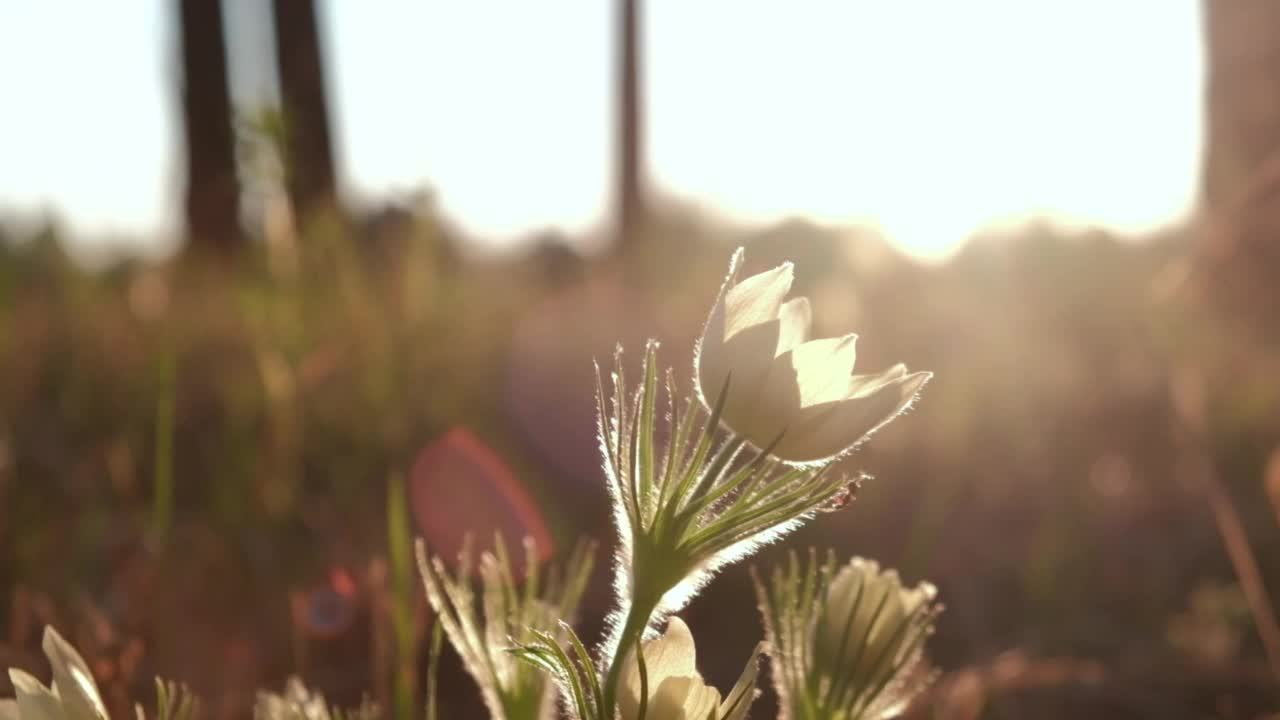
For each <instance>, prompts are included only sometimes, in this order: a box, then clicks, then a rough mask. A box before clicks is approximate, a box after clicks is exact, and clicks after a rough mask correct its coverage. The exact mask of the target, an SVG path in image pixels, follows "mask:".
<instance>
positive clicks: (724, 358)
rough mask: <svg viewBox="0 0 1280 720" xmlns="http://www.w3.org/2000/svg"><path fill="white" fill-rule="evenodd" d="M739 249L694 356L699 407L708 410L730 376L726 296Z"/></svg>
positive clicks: (734, 278)
mask: <svg viewBox="0 0 1280 720" xmlns="http://www.w3.org/2000/svg"><path fill="white" fill-rule="evenodd" d="M742 256H743V252H742V248H738V249H737V250H736V251H735V252H734V253H733V257H732V258H730V260H729V274H728V275H726V276H725V279H724V283H723V284H721V286H720V292H719V293H718V294H717V295H716V301H715V303H714V304H713V305H712V306H711V313H710V314H709V315H708V316H707V324H706V325H705V326H703V328H702V337H701V338H699V339H698V345H697V347H696V348H695V349H694V353H693V376H694V380H695V385H696V388H697V392H698V398H699V399H700V400H701V401H702V404H703V405H705V406H707V407H708V408H709V407H711V406H712V405H713V404H714V403H715V401H716V398H717V396H718V394H719V393H720V388H721V387H723V386H724V381H725V378H727V377H728V376H729V369H730V365H729V360H730V356H729V354H728V353H727V352H726V351H725V347H724V337H725V309H724V305H725V296H726V295H728V294H729V289H730V288H732V287H733V286H734V285H735V284H736V283H737V282H738V270H739V269H740V268H741V267H742Z"/></svg>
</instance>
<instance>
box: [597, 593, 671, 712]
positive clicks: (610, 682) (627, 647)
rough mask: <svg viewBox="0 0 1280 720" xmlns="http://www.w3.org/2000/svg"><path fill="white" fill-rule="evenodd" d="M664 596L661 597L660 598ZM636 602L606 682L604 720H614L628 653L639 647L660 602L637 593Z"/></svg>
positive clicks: (611, 662)
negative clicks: (632, 648)
mask: <svg viewBox="0 0 1280 720" xmlns="http://www.w3.org/2000/svg"><path fill="white" fill-rule="evenodd" d="M661 597H662V596H661V595H659V596H658V598H661ZM636 598H637V599H636V600H634V601H633V602H632V603H631V607H630V608H628V609H627V619H626V620H625V621H624V622H623V625H622V634H621V635H620V636H619V638H618V648H617V650H615V651H614V653H613V660H612V661H610V663H609V674H608V675H607V676H606V677H605V681H604V712H603V714H602V715H601V717H602V720H613V717H614V709H615V708H616V707H617V702H618V682H619V681H620V680H621V679H622V666H623V664H625V663H626V661H627V653H629V652H631V647H632V646H633V645H637V644H638V643H639V641H640V636H641V635H642V634H644V629H645V628H646V627H648V626H649V618H650V617H651V616H652V615H653V611H654V610H655V609H656V608H657V607H658V600H656V599H655V600H649V599H648V596H647V595H645V596H642V595H639V594H638V593H637V595H636Z"/></svg>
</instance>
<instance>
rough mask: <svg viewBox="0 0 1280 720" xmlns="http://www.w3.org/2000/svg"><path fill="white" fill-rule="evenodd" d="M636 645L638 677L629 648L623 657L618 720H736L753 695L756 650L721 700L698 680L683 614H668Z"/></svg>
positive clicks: (633, 656)
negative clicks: (658, 631) (662, 625)
mask: <svg viewBox="0 0 1280 720" xmlns="http://www.w3.org/2000/svg"><path fill="white" fill-rule="evenodd" d="M642 648H643V653H644V679H643V682H642V678H641V669H640V663H639V662H637V660H636V657H635V653H634V652H633V653H631V655H629V656H628V658H627V661H626V663H627V666H626V670H625V671H624V675H623V680H622V687H621V691H620V693H619V696H618V711H619V713H620V715H621V718H622V720H742V718H745V717H746V715H747V709H748V708H749V707H750V706H751V702H752V700H754V699H755V696H756V689H755V686H756V673H757V667H758V664H757V661H756V657H757V655H756V654H753V655H752V656H751V660H749V661H748V662H747V667H746V669H745V670H743V672H742V677H741V678H739V680H738V683H737V685H735V686H734V688H733V691H732V692H730V693H729V697H727V698H725V700H724V701H723V702H721V700H720V693H719V691H717V690H716V689H715V688H713V687H710V686H709V685H707V684H706V683H705V682H703V680H702V676H701V675H699V674H698V669H697V652H696V650H695V648H694V644H693V635H692V634H691V633H690V632H689V627H688V626H687V625H685V624H684V621H683V620H681V619H680V618H678V617H672V618H671V620H670V621H669V622H668V623H667V631H666V632H665V633H664V634H663V635H662V636H661V637H658V638H654V639H652V640H649V641H647V642H645V643H643V644H642ZM758 653H759V648H757V654H758ZM645 690H647V695H646V694H645ZM642 698H644V699H643V700H642ZM642 705H643V706H644V707H643V714H642V707H641V706H642Z"/></svg>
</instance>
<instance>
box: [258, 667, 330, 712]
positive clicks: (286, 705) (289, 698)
mask: <svg viewBox="0 0 1280 720" xmlns="http://www.w3.org/2000/svg"><path fill="white" fill-rule="evenodd" d="M253 717H254V720H330V718H331V717H332V716H331V715H330V713H329V704H328V703H326V702H325V699H324V696H323V695H321V694H320V693H318V692H314V691H312V690H311V689H310V688H308V687H307V686H306V683H304V682H302V678H300V677H298V676H296V675H290V676H289V679H288V680H286V681H285V684H284V692H283V693H280V694H276V693H273V692H267V691H266V690H260V691H258V699H257V702H256V703H254V706H253Z"/></svg>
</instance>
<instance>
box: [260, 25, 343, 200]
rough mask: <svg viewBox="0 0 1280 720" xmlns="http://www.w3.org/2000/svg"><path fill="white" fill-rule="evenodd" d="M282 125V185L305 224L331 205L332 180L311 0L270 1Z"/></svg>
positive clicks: (330, 144) (321, 69)
mask: <svg viewBox="0 0 1280 720" xmlns="http://www.w3.org/2000/svg"><path fill="white" fill-rule="evenodd" d="M272 8H273V12H274V18H273V19H274V23H275V38H276V64H277V67H278V68H279V71H280V97H281V102H282V105H283V108H284V119H285V127H286V148H285V155H286V158H285V160H286V185H287V190H288V193H289V200H290V201H291V202H292V204H293V209H294V213H295V215H296V216H297V217H298V218H299V220H300V221H302V222H305V221H306V220H307V219H308V218H309V217H311V216H313V215H315V214H316V213H318V212H326V211H329V210H333V209H336V202H337V181H336V175H337V174H336V172H335V171H334V161H333V142H332V138H331V133H330V129H329V103H328V99H327V95H326V92H325V80H324V58H323V57H322V52H321V47H320V27H319V22H318V20H317V17H316V4H315V1H314V0H272Z"/></svg>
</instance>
